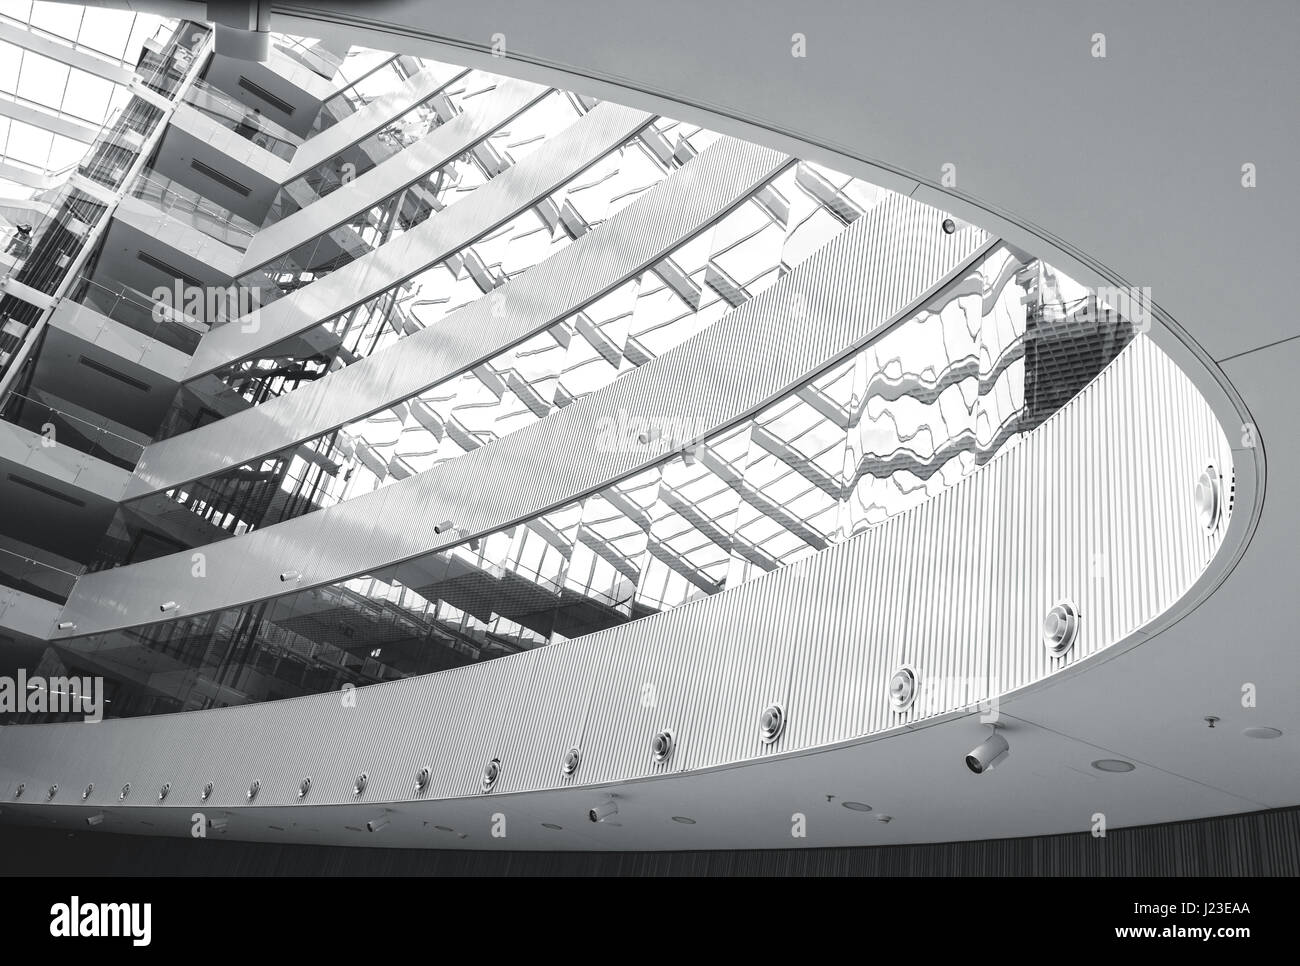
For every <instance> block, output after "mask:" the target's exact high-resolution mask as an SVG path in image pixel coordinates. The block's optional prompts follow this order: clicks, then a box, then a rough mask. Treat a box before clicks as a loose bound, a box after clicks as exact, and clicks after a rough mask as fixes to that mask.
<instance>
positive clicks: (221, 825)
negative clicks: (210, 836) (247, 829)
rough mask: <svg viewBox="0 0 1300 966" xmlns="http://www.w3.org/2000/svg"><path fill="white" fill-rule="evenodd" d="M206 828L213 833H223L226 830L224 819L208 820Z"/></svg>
mask: <svg viewBox="0 0 1300 966" xmlns="http://www.w3.org/2000/svg"><path fill="white" fill-rule="evenodd" d="M208 828H210V829H212V831H214V832H224V831H225V830H226V820H225V819H224V818H213V819H209V820H208Z"/></svg>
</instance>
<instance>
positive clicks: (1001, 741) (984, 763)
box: [966, 731, 1011, 775]
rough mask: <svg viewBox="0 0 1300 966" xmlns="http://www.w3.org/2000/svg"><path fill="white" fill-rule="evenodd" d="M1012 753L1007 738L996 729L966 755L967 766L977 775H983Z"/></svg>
mask: <svg viewBox="0 0 1300 966" xmlns="http://www.w3.org/2000/svg"><path fill="white" fill-rule="evenodd" d="M1010 753H1011V746H1010V745H1009V744H1007V739H1006V738H1003V737H1002V736H1001V735H1000V734H998V733H997V732H996V731H995V732H993V734H991V735H989V736H988V737H987V738H986V739H984V741H982V742H981V743H980V744H979V745H977V746H976V747H975V750H974V751H972V752H971V753H970V754H969V755H967V756H966V767H967V768H969V769H970V770H971V771H973V772H974V773H975V774H977V775H982V774H984V773H985V772H986V771H992V770H993V768H994V767H995V766H996V765H997V764H998V763H999V762H1001V761H1002V759H1004V758H1006V757H1007V755H1008V754H1010Z"/></svg>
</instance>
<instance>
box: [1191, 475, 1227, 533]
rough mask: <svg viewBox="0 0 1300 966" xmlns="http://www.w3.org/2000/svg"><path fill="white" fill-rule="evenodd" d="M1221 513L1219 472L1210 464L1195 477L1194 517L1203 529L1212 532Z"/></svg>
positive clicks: (1221, 498)
mask: <svg viewBox="0 0 1300 966" xmlns="http://www.w3.org/2000/svg"><path fill="white" fill-rule="evenodd" d="M1222 513H1223V493H1222V486H1221V484H1220V482H1219V473H1218V471H1217V470H1216V469H1215V468H1214V466H1213V464H1211V465H1210V466H1207V467H1206V468H1205V469H1203V470H1202V471H1201V475H1200V476H1199V477H1197V479H1196V519H1197V521H1198V522H1199V523H1200V525H1201V526H1202V527H1203V528H1204V529H1205V530H1207V531H1210V532H1213V531H1214V528H1215V527H1217V526H1218V525H1219V517H1220V516H1221V515H1222Z"/></svg>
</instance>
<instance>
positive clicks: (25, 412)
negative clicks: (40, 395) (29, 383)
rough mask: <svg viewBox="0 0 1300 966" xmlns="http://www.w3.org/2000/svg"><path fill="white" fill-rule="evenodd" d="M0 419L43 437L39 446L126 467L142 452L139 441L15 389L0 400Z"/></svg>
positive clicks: (133, 466)
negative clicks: (64, 449) (63, 447)
mask: <svg viewBox="0 0 1300 966" xmlns="http://www.w3.org/2000/svg"><path fill="white" fill-rule="evenodd" d="M0 419H3V420H4V421H5V422H8V423H13V424H14V425H15V426H20V427H22V428H23V429H25V430H27V431H28V432H32V433H36V434H37V435H38V436H41V437H43V439H42V441H41V445H42V446H48V447H50V448H54V447H56V446H67V447H69V448H70V449H74V450H76V451H77V452H79V453H85V454H86V455H88V456H93V457H95V458H96V459H100V460H103V461H104V462H105V463H111V464H113V465H114V466H120V467H121V468H122V469H126V470H133V469H135V466H136V464H137V463H139V462H140V456H141V455H142V454H143V453H144V444H143V443H140V442H138V441H136V440H133V439H128V438H127V437H125V436H122V435H120V434H118V433H115V432H113V431H112V430H110V429H108V428H106V427H104V426H101V425H98V424H96V423H92V422H90V421H89V420H86V419H83V418H81V417H80V416H75V415H73V414H72V413H68V412H64V411H63V410H60V409H56V408H55V407H53V406H50V405H48V404H46V403H43V402H41V401H40V400H39V399H33V398H31V397H30V396H24V395H23V394H22V393H19V392H10V393H9V394H8V395H6V396H5V398H4V402H3V403H0Z"/></svg>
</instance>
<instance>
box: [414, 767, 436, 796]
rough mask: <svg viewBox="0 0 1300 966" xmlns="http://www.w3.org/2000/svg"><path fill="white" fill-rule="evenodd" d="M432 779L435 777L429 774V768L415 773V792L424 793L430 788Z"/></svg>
mask: <svg viewBox="0 0 1300 966" xmlns="http://www.w3.org/2000/svg"><path fill="white" fill-rule="evenodd" d="M431 777H433V776H432V775H431V774H430V773H429V769H427V768H421V769H420V770H419V771H417V772H416V773H415V790H416V791H417V792H423V791H424V790H425V789H426V788H428V787H429V779H430V778H431Z"/></svg>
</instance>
